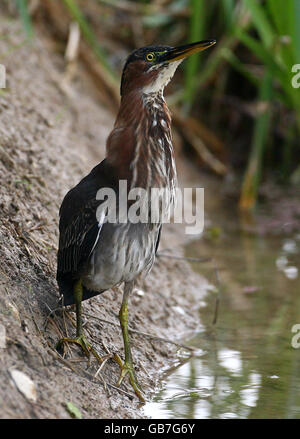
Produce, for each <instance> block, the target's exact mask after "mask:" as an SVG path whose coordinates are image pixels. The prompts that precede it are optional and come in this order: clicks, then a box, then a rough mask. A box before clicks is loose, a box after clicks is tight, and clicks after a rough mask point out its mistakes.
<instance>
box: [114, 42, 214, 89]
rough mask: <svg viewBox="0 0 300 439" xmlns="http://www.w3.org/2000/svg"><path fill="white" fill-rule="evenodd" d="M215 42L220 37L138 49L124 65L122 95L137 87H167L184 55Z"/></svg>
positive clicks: (198, 50) (205, 47) (206, 47)
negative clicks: (175, 45) (172, 45)
mask: <svg viewBox="0 0 300 439" xmlns="http://www.w3.org/2000/svg"><path fill="white" fill-rule="evenodd" d="M215 43H216V40H205V41H199V42H197V43H192V44H186V45H184V46H178V47H170V46H147V47H142V48H141V49H137V50H135V51H134V52H132V53H131V55H130V56H129V57H128V59H127V61H126V63H125V66H124V69H123V74H122V81H121V95H124V94H125V93H128V92H130V91H132V90H136V89H140V90H141V91H142V92H143V93H145V94H148V93H157V92H159V91H160V90H163V88H164V87H165V86H166V85H167V84H168V82H169V81H170V79H171V78H172V76H173V75H174V73H175V70H176V69H177V67H178V66H179V64H180V63H181V62H182V61H183V60H184V58H186V57H187V56H189V55H192V54H193V53H197V52H200V51H202V50H205V49H208V48H209V47H211V46H213V45H214V44H215Z"/></svg>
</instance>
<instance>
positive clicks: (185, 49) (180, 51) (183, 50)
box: [160, 40, 216, 62]
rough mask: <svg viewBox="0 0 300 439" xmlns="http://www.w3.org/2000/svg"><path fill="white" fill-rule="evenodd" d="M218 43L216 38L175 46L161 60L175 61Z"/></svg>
mask: <svg viewBox="0 0 300 439" xmlns="http://www.w3.org/2000/svg"><path fill="white" fill-rule="evenodd" d="M214 44H216V40H204V41H199V42H197V43H191V44H186V45H184V46H178V47H173V48H172V49H170V50H168V52H167V53H164V54H163V55H162V56H161V59H160V62H173V61H178V60H179V59H182V58H186V57H187V56H190V55H192V54H193V53H198V52H201V51H202V50H205V49H208V48H209V47H211V46H213V45H214Z"/></svg>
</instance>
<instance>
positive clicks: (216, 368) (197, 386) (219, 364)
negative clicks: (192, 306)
mask: <svg viewBox="0 0 300 439" xmlns="http://www.w3.org/2000/svg"><path fill="white" fill-rule="evenodd" d="M186 255H187V256H191V257H203V256H212V257H213V258H214V260H215V261H216V265H217V267H218V271H219V274H220V278H221V282H222V297H221V304H220V310H219V317H218V322H217V325H216V326H215V327H213V326H212V323H211V322H212V317H213V313H214V305H215V294H214V289H213V288H212V289H211V290H209V291H207V297H206V298H205V301H204V303H203V304H202V307H201V309H200V318H201V322H202V323H203V324H204V327H203V331H202V332H201V333H199V334H197V335H196V336H195V337H194V338H193V339H192V340H190V341H189V343H190V344H191V345H193V346H196V347H198V348H201V349H202V354H201V355H200V356H199V357H193V358H190V359H189V360H186V359H185V360H184V361H185V362H184V364H181V365H179V366H178V367H177V369H176V370H175V371H174V370H172V373H171V374H170V375H166V376H165V381H164V382H163V383H162V389H161V391H160V392H159V393H158V394H157V395H156V396H155V398H154V400H153V401H152V402H151V403H149V404H146V407H145V413H146V415H148V416H152V417H160V418H300V349H294V348H293V347H292V346H291V339H292V336H293V333H292V332H291V328H292V326H293V325H294V324H296V323H300V295H299V292H300V279H299V268H300V235H299V234H298V235H295V236H292V237H289V238H288V239H287V238H286V237H284V236H278V235H276V236H257V235H255V234H249V233H245V232H243V231H242V230H241V229H239V228H238V227H233V226H232V223H231V228H228V229H227V230H226V233H224V234H223V236H222V237H221V238H220V239H219V240H217V241H215V240H210V239H207V238H205V237H204V238H203V239H201V240H200V241H198V242H196V241H195V242H193V243H191V244H190V245H189V246H188V248H187V249H186ZM193 268H194V269H195V270H199V272H200V273H201V274H202V275H204V276H205V277H206V278H207V279H208V281H209V282H210V283H211V284H212V285H216V273H215V270H214V267H213V266H212V264H201V266H200V265H199V264H198V265H197V264H193Z"/></svg>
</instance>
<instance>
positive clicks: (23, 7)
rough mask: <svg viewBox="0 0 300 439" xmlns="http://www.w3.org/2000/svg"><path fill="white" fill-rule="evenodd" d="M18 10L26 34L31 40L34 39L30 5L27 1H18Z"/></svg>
mask: <svg viewBox="0 0 300 439" xmlns="http://www.w3.org/2000/svg"><path fill="white" fill-rule="evenodd" d="M17 8H18V11H19V14H20V17H21V20H22V22H23V26H24V29H25V32H26V35H27V37H28V38H29V39H30V38H32V37H33V28H32V23H31V19H30V15H29V13H28V5H27V0H17Z"/></svg>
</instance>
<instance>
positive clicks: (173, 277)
mask: <svg viewBox="0 0 300 439" xmlns="http://www.w3.org/2000/svg"><path fill="white" fill-rule="evenodd" d="M0 34H1V35H0V36H1V38H0V57H1V61H0V62H1V63H2V64H4V65H5V66H6V70H7V88H6V89H3V90H1V94H0V178H1V181H0V187H1V199H0V242H1V247H0V272H1V273H0V329H1V330H0V334H1V340H0V341H1V343H0V375H1V377H0V417H1V418H64V417H70V416H71V415H70V413H69V411H68V410H67V404H68V403H69V402H71V403H73V404H74V405H75V406H76V407H77V408H78V409H79V410H80V412H81V414H82V417H84V418H136V417H143V416H144V414H143V411H142V408H140V407H139V403H138V400H137V398H136V397H135V395H133V392H132V389H131V388H130V386H128V384H127V382H126V383H124V384H123V385H122V387H121V389H120V390H117V389H115V388H114V387H112V386H110V384H111V385H114V384H115V383H116V381H117V379H118V376H119V367H118V365H117V364H116V363H114V362H113V361H112V360H108V361H107V363H106V365H105V367H104V369H103V370H102V371H101V373H100V374H99V375H98V378H95V377H94V375H95V373H96V371H97V369H98V365H97V363H96V362H95V361H94V360H93V359H92V360H91V362H90V364H89V363H88V361H87V360H86V359H85V358H84V357H82V356H81V352H80V351H79V350H78V349H77V348H76V347H72V348H71V350H70V351H68V352H67V353H66V356H65V361H63V360H62V359H61V358H59V357H58V355H57V353H56V351H55V344H56V342H57V340H58V339H59V337H60V336H61V335H62V334H65V333H66V332H67V333H68V334H72V333H74V312H73V311H68V312H67V313H65V314H64V315H62V314H55V315H52V316H51V317H48V316H49V313H50V311H51V310H53V309H54V308H55V307H56V305H57V300H58V290H57V286H56V282H55V270H56V251H57V241H58V209H59V205H60V203H61V200H62V198H63V196H64V194H65V193H66V191H67V190H68V189H69V188H70V187H72V186H73V185H74V184H76V183H77V182H78V181H79V179H80V178H82V176H84V175H85V174H86V173H87V172H89V170H90V169H91V167H92V166H94V165H95V164H96V163H98V162H99V161H100V160H102V158H103V157H104V152H105V139H106V137H107V135H108V133H109V131H110V129H111V127H112V125H113V122H114V116H115V115H114V114H112V113H110V112H109V111H107V110H106V109H105V108H104V107H103V106H102V105H101V103H100V102H99V101H97V100H96V98H95V94H94V92H93V85H92V84H91V83H90V82H89V78H88V77H87V76H86V75H85V73H84V71H83V69H82V70H81V69H80V66H79V71H78V74H77V75H76V77H75V79H74V81H73V82H72V83H71V84H70V85H69V92H67V93H66V91H65V89H64V87H62V85H61V84H62V83H63V80H64V61H63V57H62V56H60V55H58V54H56V53H54V51H53V50H52V48H51V45H50V44H49V42H48V41H47V40H46V39H44V38H43V36H42V35H39V34H38V32H37V38H36V39H35V40H34V41H33V42H31V43H30V44H29V43H26V42H25V36H24V34H23V30H22V28H21V26H20V25H19V23H17V22H14V21H12V20H11V19H7V18H5V17H1V20H0ZM177 159H178V170H179V176H180V175H183V174H185V175H188V171H189V168H188V166H189V165H188V164H186V163H185V162H184V161H183V159H182V157H178V158H177ZM181 173H183V174H181ZM184 241H185V235H184V226H180V225H176V226H174V225H170V226H166V227H165V228H164V231H163V234H162V240H161V245H160V249H161V250H162V249H164V248H171V249H173V251H176V253H177V254H178V253H180V243H183V242H184ZM205 286H206V282H205V280H204V279H202V278H201V277H200V276H199V275H197V274H195V273H194V272H192V270H191V268H190V267H189V266H188V265H187V264H186V263H185V262H182V261H177V260H172V259H167V258H159V259H157V262H156V263H155V265H154V267H153V270H152V272H151V273H150V275H149V276H148V277H147V278H146V279H144V280H141V281H140V282H139V284H138V288H137V289H136V290H135V292H134V294H133V296H132V297H131V300H130V304H129V306H130V308H129V311H130V316H129V318H130V326H131V328H132V329H135V330H138V331H142V332H146V333H150V334H155V335H157V336H160V337H165V338H168V339H172V340H174V341H176V340H177V341H179V342H180V341H183V340H184V337H185V335H186V334H187V333H189V332H190V331H193V330H194V329H195V328H196V327H197V325H198V324H199V320H198V311H197V310H198V303H199V301H200V299H201V298H202V296H203V294H204V293H205ZM121 297H122V295H121V290H120V289H119V288H116V289H114V290H111V291H108V292H106V293H105V294H103V295H102V296H99V297H96V298H93V299H91V300H89V301H86V302H85V303H84V305H83V312H84V328H85V331H86V333H87V335H88V337H89V338H90V339H92V340H93V343H94V345H95V347H96V348H97V350H98V352H99V354H100V355H105V354H107V353H108V352H110V353H115V352H117V353H119V355H121V357H123V345H122V337H121V332H120V329H119V324H118V319H117V314H118V311H119V307H120V303H121ZM107 321H108V322H110V323H108V322H107ZM131 339H132V348H133V355H134V359H135V365H136V370H137V375H138V378H139V380H140V383H141V385H142V387H143V389H144V390H145V394H146V397H147V398H150V397H151V391H153V389H154V387H155V386H156V385H157V384H158V382H159V378H160V373H159V372H158V371H160V370H162V369H163V368H166V367H167V366H168V365H170V364H171V363H172V362H173V361H174V360H175V359H176V355H177V350H178V347H176V346H175V345H172V344H169V343H164V342H161V341H157V340H154V339H151V338H149V337H146V336H141V335H139V334H137V333H134V334H132V335H131ZM16 369H17V370H19V371H21V372H23V373H25V374H26V375H27V376H28V377H29V378H30V379H31V380H32V381H33V382H34V385H35V389H36V396H35V398H33V399H32V400H31V399H30V398H28V396H27V397H26V396H24V394H23V393H22V392H20V391H19V390H18V389H17V386H16V383H15V382H14V380H13V378H12V373H11V371H12V370H16ZM101 377H102V378H103V380H105V381H106V382H107V383H108V387H107V391H106V390H105V389H104V387H103V383H102V378H101Z"/></svg>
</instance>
